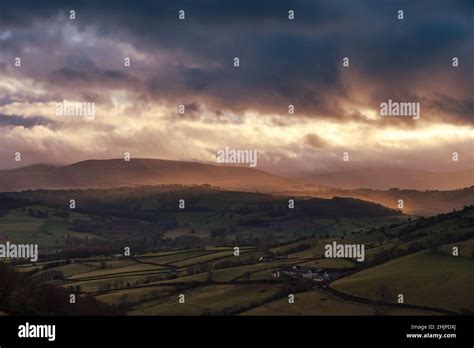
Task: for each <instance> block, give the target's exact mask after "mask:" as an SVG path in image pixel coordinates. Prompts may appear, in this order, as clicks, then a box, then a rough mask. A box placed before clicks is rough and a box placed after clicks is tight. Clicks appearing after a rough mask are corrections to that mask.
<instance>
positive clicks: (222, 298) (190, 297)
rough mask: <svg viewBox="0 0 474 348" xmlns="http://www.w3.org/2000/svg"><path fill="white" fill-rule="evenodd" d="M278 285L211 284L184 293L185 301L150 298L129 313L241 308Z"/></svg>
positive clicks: (195, 312)
mask: <svg viewBox="0 0 474 348" xmlns="http://www.w3.org/2000/svg"><path fill="white" fill-rule="evenodd" d="M278 289H279V286H278V285H269V284H264V285H210V286H203V287H201V288H198V289H195V290H192V291H189V292H186V294H185V296H186V297H185V303H184V304H183V303H179V302H178V294H175V295H172V296H170V297H168V298H166V299H164V300H157V301H150V302H147V303H145V304H143V305H139V306H137V307H134V308H133V310H132V311H131V312H130V314H131V315H202V314H222V313H223V312H229V311H230V312H232V311H240V310H242V309H243V308H245V307H246V306H251V305H253V304H258V303H260V302H261V301H264V300H266V299H268V298H271V296H274V295H275V294H276V292H277V291H278Z"/></svg>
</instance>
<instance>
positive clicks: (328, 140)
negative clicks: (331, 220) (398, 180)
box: [0, 0, 474, 175]
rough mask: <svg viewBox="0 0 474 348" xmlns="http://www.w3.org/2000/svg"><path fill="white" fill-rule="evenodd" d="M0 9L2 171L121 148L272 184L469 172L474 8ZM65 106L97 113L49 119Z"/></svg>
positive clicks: (102, 5) (76, 5) (458, 2)
mask: <svg viewBox="0 0 474 348" xmlns="http://www.w3.org/2000/svg"><path fill="white" fill-rule="evenodd" d="M0 7H1V11H0V169H9V168H16V167H18V166H24V165H29V164H33V163H51V164H69V163H73V162H77V161H81V160H86V159H91V158H94V159H101V158H121V157H123V156H124V153H125V152H129V153H130V154H131V157H132V159H133V158H134V157H135V158H162V159H171V160H188V161H202V162H209V163H216V153H217V152H218V150H219V149H223V148H226V147H228V148H231V149H252V150H256V151H257V152H258V168H259V169H263V170H268V171H271V172H274V173H277V174H281V175H303V174H308V173H323V172H331V171H343V170H349V169H364V168H379V167H397V168H407V169H423V170H429V171H455V170H462V169H467V168H474V122H473V121H474V99H473V90H474V82H473V81H474V73H473V71H474V67H473V64H474V29H473V28H474V25H473V22H474V2H472V1H463V0H452V1H438V0H433V1H431V0H430V1H428V0H410V1H384V0H382V1H368V0H361V1H305V0H301V1H275V0H273V1H265V0H262V1H254V0H253V1H247V0H240V1H229V0H221V1H217V0H214V1H207V0H196V1H144V0H135V1H121V0H117V1H52V0H49V1H24V0H15V1H10V0H2V1H1V3H0ZM71 10H74V11H75V18H74V19H71V18H70V11H71ZM180 10H184V14H185V19H184V20H181V19H179V11H180ZM290 10H293V11H294V19H289V18H288V15H289V11H290ZM399 10H402V11H403V19H399V18H398V17H399ZM126 57H128V58H130V66H125V64H124V59H125V58H126ZM236 57H237V58H239V66H238V67H236V66H234V59H235V58H236ZM345 57H347V58H349V66H344V64H343V61H344V58H345ZM453 57H456V58H457V59H458V66H457V67H454V66H453ZM16 58H20V59H21V66H15V62H16V61H15V59H16ZM65 100H66V101H68V102H70V103H77V104H80V103H90V104H89V105H92V103H93V104H94V107H95V114H94V117H80V116H71V115H69V116H68V115H58V113H57V110H58V103H63V102H64V101H65ZM389 100H392V101H395V102H403V103H407V102H409V103H419V106H420V117H419V119H413V117H383V116H382V115H381V113H380V110H381V103H385V102H388V101H389ZM63 105H64V104H63ZM180 105H184V107H185V108H184V110H185V112H184V114H180V113H179V106H180ZM289 105H293V106H294V113H293V114H290V113H289V112H288V110H289ZM16 152H20V153H21V162H16V161H15V153H16ZM346 152H347V153H348V154H349V161H344V153H346ZM453 152H456V153H457V154H458V161H453V160H452V159H453ZM346 158H347V157H346Z"/></svg>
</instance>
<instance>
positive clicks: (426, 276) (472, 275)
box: [331, 250, 474, 312]
mask: <svg viewBox="0 0 474 348" xmlns="http://www.w3.org/2000/svg"><path fill="white" fill-rule="evenodd" d="M473 279H474V260H472V259H467V258H464V257H454V256H448V255H444V254H439V253H432V252H431V251H428V250H425V251H422V252H418V253H415V254H410V255H408V256H404V257H400V258H397V259H394V260H391V261H388V262H386V263H384V264H382V265H379V266H375V267H372V268H369V269H366V270H363V271H361V272H358V273H356V274H353V275H351V276H349V277H346V278H342V279H339V280H337V281H335V282H334V283H332V285H331V286H333V287H334V288H335V289H336V290H339V291H342V292H345V293H348V294H351V295H355V296H359V297H364V298H371V299H375V298H376V293H377V291H378V289H379V287H380V286H381V285H382V284H384V285H386V286H387V287H388V288H389V289H390V292H391V296H390V298H391V300H392V301H391V302H396V299H397V295H398V294H403V296H404V302H405V303H408V304H415V305H422V306H430V307H437V308H444V309H448V310H451V311H455V312H460V311H461V310H462V309H463V308H464V309H469V310H474V282H473V281H472V280H473Z"/></svg>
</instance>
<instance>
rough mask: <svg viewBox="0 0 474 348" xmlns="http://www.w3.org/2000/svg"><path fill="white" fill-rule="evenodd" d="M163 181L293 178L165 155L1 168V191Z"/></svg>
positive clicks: (250, 183) (253, 186)
mask: <svg viewBox="0 0 474 348" xmlns="http://www.w3.org/2000/svg"><path fill="white" fill-rule="evenodd" d="M160 184H165V185H167V184H183V185H184V184H188V185H192V184H209V185H213V186H219V187H223V188H232V189H248V190H266V191H274V190H277V189H278V188H280V189H284V188H285V187H286V186H289V185H290V186H291V185H292V184H293V182H292V181H291V180H290V179H285V178H282V177H279V176H277V175H273V174H270V173H267V172H264V171H261V170H258V169H253V168H248V167H231V166H217V165H211V164H203V163H198V162H184V161H168V160H161V159H132V160H130V161H129V162H126V161H124V160H123V159H111V160H87V161H82V162H77V163H74V164H71V165H68V166H52V165H43V164H38V165H31V166H26V167H21V168H18V169H12V170H4V171H0V192H8V191H23V190H29V189H32V190H34V189H84V188H113V187H120V186H140V185H160Z"/></svg>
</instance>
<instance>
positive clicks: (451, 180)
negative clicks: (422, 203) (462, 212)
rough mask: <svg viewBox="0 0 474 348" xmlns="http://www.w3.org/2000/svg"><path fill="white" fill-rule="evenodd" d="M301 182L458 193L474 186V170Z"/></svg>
mask: <svg viewBox="0 0 474 348" xmlns="http://www.w3.org/2000/svg"><path fill="white" fill-rule="evenodd" d="M300 181H301V182H304V183H306V184H313V185H321V186H326V187H333V188H341V189H360V188H368V189H380V190H388V189H390V188H399V189H414V190H419V191H424V190H456V189H460V188H464V187H469V186H472V185H474V169H466V170H459V171H451V172H444V173H432V172H428V171H422V170H410V169H401V168H380V169H367V170H349V171H340V172H332V173H324V174H317V175H310V176H305V177H302V178H300Z"/></svg>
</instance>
